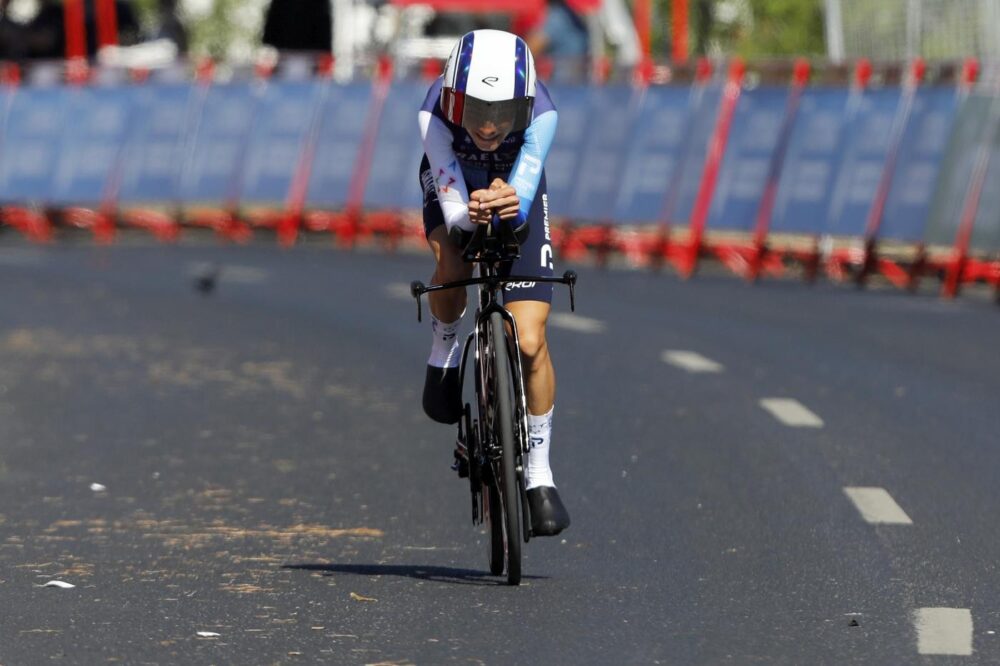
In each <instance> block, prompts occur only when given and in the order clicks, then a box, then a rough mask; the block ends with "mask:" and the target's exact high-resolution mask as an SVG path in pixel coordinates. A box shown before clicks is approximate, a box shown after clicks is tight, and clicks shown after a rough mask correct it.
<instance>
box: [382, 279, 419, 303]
mask: <svg viewBox="0 0 1000 666" xmlns="http://www.w3.org/2000/svg"><path fill="white" fill-rule="evenodd" d="M385 293H386V294H388V295H389V296H391V297H392V298H398V299H399V300H401V301H406V300H411V299H412V298H413V294H411V293H410V285H408V284H406V283H405V282H392V283H390V284H387V285H385Z"/></svg>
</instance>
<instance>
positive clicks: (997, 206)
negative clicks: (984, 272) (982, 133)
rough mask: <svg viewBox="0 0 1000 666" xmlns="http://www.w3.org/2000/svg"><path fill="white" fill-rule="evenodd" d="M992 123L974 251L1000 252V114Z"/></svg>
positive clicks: (975, 228)
mask: <svg viewBox="0 0 1000 666" xmlns="http://www.w3.org/2000/svg"><path fill="white" fill-rule="evenodd" d="M992 125H993V127H992V130H991V131H990V135H991V136H992V139H993V146H992V148H991V149H990V163H989V168H988V169H987V171H986V182H985V183H983V193H982V197H981V198H980V199H979V209H978V211H977V212H976V222H975V226H973V227H972V238H971V239H969V247H970V248H971V250H973V251H974V252H990V253H996V252H1000V116H998V115H994V116H993V119H992Z"/></svg>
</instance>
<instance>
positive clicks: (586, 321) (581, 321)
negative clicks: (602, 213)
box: [385, 282, 607, 333]
mask: <svg viewBox="0 0 1000 666" xmlns="http://www.w3.org/2000/svg"><path fill="white" fill-rule="evenodd" d="M385 293H386V294H387V295H388V296H389V297H390V298H396V299H399V300H401V301H406V300H411V299H412V298H413V295H412V294H411V293H410V285H408V284H405V283H403V282H392V283H390V284H387V285H386V286H385ZM425 303H426V301H425ZM549 326H552V327H554V328H562V329H566V330H567V331H575V332H577V333H603V332H604V331H605V330H606V329H607V325H606V324H605V323H604V322H603V321H600V320H599V319H590V318H589V317H581V316H580V315H577V314H573V313H571V312H552V313H551V314H549Z"/></svg>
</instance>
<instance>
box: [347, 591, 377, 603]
mask: <svg viewBox="0 0 1000 666" xmlns="http://www.w3.org/2000/svg"><path fill="white" fill-rule="evenodd" d="M351 599H354V600H355V601H378V599H373V598H372V597H363V596H361V595H360V594H358V593H357V592H351Z"/></svg>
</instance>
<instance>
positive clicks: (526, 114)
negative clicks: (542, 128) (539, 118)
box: [462, 96, 535, 132]
mask: <svg viewBox="0 0 1000 666" xmlns="http://www.w3.org/2000/svg"><path fill="white" fill-rule="evenodd" d="M534 103H535V98H534V97H521V98H520V99H507V100H503V101H502V102H484V101H483V100H481V99H476V98H475V97H469V96H466V98H465V109H464V110H463V112H462V126H463V127H465V129H467V130H470V131H472V130H476V129H479V128H481V127H483V126H484V125H486V124H487V123H491V124H493V125H495V126H496V127H498V128H500V129H504V125H506V124H508V123H509V124H510V125H511V128H510V130H508V131H511V132H519V131H521V130H523V129H527V127H528V125H530V124H531V111H532V109H533V108H534Z"/></svg>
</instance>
